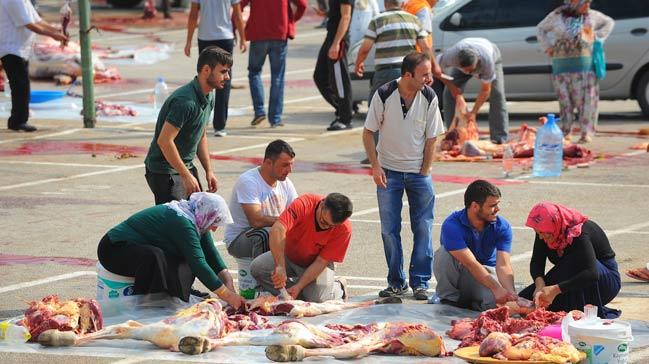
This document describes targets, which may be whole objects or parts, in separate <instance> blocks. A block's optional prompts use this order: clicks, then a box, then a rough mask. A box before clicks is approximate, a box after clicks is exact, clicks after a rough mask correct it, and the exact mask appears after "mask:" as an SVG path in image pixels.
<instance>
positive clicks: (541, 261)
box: [519, 202, 621, 318]
mask: <svg viewBox="0 0 649 364" xmlns="http://www.w3.org/2000/svg"><path fill="white" fill-rule="evenodd" d="M525 225H526V226H528V227H531V228H532V229H534V231H535V232H536V239H535V240H534V250H533V253H532V261H531V262H530V274H531V275H532V279H533V280H534V283H533V284H532V285H530V286H529V287H527V288H525V289H524V290H523V291H521V292H520V294H519V296H520V297H524V298H527V299H533V300H534V303H536V305H537V306H540V307H547V308H548V309H549V310H551V311H571V310H583V308H584V305H586V304H591V305H594V306H597V307H598V315H599V316H600V317H603V318H616V317H619V316H620V314H621V311H619V310H615V309H611V308H608V307H606V306H605V305H606V304H608V303H609V302H611V301H612V300H613V298H615V296H616V295H617V294H618V292H620V286H621V280H620V273H619V272H618V267H617V262H616V261H615V252H614V251H613V249H612V248H611V244H610V243H609V241H608V238H607V237H606V234H605V233H604V231H603V230H602V228H601V227H599V225H597V224H596V223H595V222H593V221H591V220H589V219H588V217H586V216H584V215H582V214H581V213H579V212H578V211H576V210H573V209H571V208H568V207H565V206H563V205H559V204H555V203H551V202H541V203H538V204H536V205H535V206H534V207H532V210H531V211H530V213H529V215H528V217H527V222H526V223H525ZM546 259H547V260H549V261H550V262H551V263H552V264H554V267H552V269H550V270H549V271H548V272H547V273H545V261H546Z"/></svg>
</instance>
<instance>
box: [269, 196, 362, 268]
mask: <svg viewBox="0 0 649 364" xmlns="http://www.w3.org/2000/svg"><path fill="white" fill-rule="evenodd" d="M321 202H324V197H323V196H319V195H314V194H305V195H302V196H300V197H298V198H297V199H295V200H294V201H293V202H292V203H291V204H290V205H289V206H288V207H287V208H286V210H284V212H283V213H282V214H281V215H280V216H279V221H280V222H281V223H282V225H284V227H285V228H286V246H285V254H286V256H287V257H288V259H289V260H290V261H291V262H293V263H295V264H297V265H299V266H302V267H305V268H306V267H308V266H309V265H311V263H313V262H314V261H315V259H316V258H317V257H318V256H320V257H322V259H324V260H326V261H329V262H336V263H342V262H343V260H344V259H345V254H346V253H347V248H348V247H349V242H350V240H351V237H352V226H351V223H350V222H349V220H347V221H345V222H344V223H342V224H340V225H337V226H334V227H332V228H330V229H327V230H321V231H319V230H318V229H317V223H316V216H315V212H316V209H317V207H318V204H320V203H321Z"/></svg>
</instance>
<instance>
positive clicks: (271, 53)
mask: <svg viewBox="0 0 649 364" xmlns="http://www.w3.org/2000/svg"><path fill="white" fill-rule="evenodd" d="M287 49H288V47H287V42H286V41H285V40H260V41H252V42H250V50H249V51H248V52H249V53H248V82H249V83H250V95H251V96H252V105H253V107H254V109H255V116H262V115H266V113H265V112H264V83H263V82H262V81H261V70H262V68H263V67H264V61H265V60H266V55H268V59H269V60H270V99H269V100H268V122H270V124H271V125H275V124H277V123H279V122H281V121H282V111H283V106H284V72H285V71H286V53H287Z"/></svg>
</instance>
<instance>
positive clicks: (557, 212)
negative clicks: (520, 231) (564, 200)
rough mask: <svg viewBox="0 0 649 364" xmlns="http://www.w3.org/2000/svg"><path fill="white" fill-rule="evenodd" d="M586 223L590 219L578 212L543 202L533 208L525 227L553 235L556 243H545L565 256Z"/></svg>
mask: <svg viewBox="0 0 649 364" xmlns="http://www.w3.org/2000/svg"><path fill="white" fill-rule="evenodd" d="M586 221H588V217H586V216H584V215H582V214H581V213H579V212H578V211H577V210H574V209H571V208H568V207H565V206H563V205H559V204H556V203H552V202H541V203H538V204H536V205H534V207H532V210H531V211H530V213H529V215H527V222H526V223H525V226H528V227H531V228H532V229H534V230H535V231H537V232H542V233H550V234H552V236H553V237H554V241H553V242H552V243H548V242H547V241H546V242H545V243H546V244H547V245H548V247H549V248H550V249H553V250H558V251H559V255H563V250H564V249H565V248H566V247H568V246H569V245H570V244H572V240H573V239H574V238H576V237H578V236H580V235H581V228H582V226H583V225H584V223H585V222H586Z"/></svg>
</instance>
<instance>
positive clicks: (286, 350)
mask: <svg viewBox="0 0 649 364" xmlns="http://www.w3.org/2000/svg"><path fill="white" fill-rule="evenodd" d="M373 325H374V327H373V328H372V330H371V333H369V334H366V335H364V336H361V337H359V339H358V340H355V341H352V342H349V343H346V344H343V345H340V346H335V347H328V348H319V349H317V348H316V349H309V348H305V347H304V346H300V345H273V346H269V347H267V348H266V357H267V358H268V359H270V360H273V361H301V360H303V359H305V358H308V357H315V356H332V357H334V358H336V359H353V358H361V357H364V356H367V355H369V354H371V353H372V352H378V353H384V354H392V355H409V356H428V357H436V356H442V355H445V353H446V350H445V349H444V341H443V340H442V338H441V336H439V335H438V334H436V333H435V332H434V331H433V330H431V329H430V328H429V327H427V326H426V325H423V324H410V323H381V324H373Z"/></svg>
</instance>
